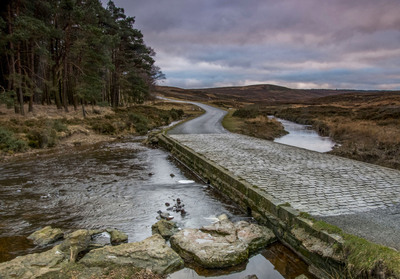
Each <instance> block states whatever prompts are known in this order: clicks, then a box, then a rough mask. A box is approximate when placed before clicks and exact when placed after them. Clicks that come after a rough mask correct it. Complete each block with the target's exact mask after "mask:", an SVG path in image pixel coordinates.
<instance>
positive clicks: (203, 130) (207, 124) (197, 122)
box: [161, 98, 228, 135]
mask: <svg viewBox="0 0 400 279" xmlns="http://www.w3.org/2000/svg"><path fill="white" fill-rule="evenodd" d="M161 99H164V100H168V101H170V102H177V103H189V104H193V105H196V106H198V107H200V108H202V109H203V110H205V111H206V112H205V113H204V114H203V115H201V116H199V117H197V118H195V119H192V120H189V121H187V122H184V123H182V124H180V125H178V126H176V127H174V128H173V129H171V130H170V131H169V132H168V134H170V135H177V134H223V133H228V131H227V130H225V128H224V127H223V126H222V124H221V122H222V119H223V118H224V116H225V115H226V114H227V112H226V111H224V110H222V109H219V108H215V107H212V106H208V105H205V104H202V103H197V102H185V101H177V100H172V99H167V98H161Z"/></svg>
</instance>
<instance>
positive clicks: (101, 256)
mask: <svg viewBox="0 0 400 279" xmlns="http://www.w3.org/2000/svg"><path fill="white" fill-rule="evenodd" d="M80 263H81V264H83V265H85V266H88V267H95V266H98V267H106V266H109V265H110V264H112V265H116V266H126V265H131V266H134V267H138V268H143V269H146V268H148V269H150V270H151V271H152V272H154V273H157V274H166V273H170V272H172V271H174V270H177V269H180V268H182V267H183V260H182V259H181V258H180V257H179V255H178V254H177V253H176V252H175V251H174V250H172V249H171V248H170V247H169V246H168V245H167V244H166V243H165V240H164V239H163V238H162V237H161V235H159V234H155V235H153V236H151V237H149V238H147V239H145V240H143V241H140V242H134V243H126V244H121V245H118V246H106V247H103V248H100V249H95V250H92V251H90V252H89V253H88V254H86V255H85V256H84V257H83V258H82V259H81V260H80Z"/></svg>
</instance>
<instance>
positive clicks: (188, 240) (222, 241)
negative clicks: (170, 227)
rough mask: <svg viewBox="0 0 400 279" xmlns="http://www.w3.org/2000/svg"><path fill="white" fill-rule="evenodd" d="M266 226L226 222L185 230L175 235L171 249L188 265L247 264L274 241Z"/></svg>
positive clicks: (225, 265) (220, 265)
mask: <svg viewBox="0 0 400 279" xmlns="http://www.w3.org/2000/svg"><path fill="white" fill-rule="evenodd" d="M275 240H276V238H275V235H274V234H273V232H272V231H271V230H269V229H268V228H266V227H263V226H259V225H256V224H250V223H247V222H245V221H241V222H238V223H236V224H233V223H232V222H231V221H229V220H227V219H224V220H221V221H219V222H217V223H215V224H213V225H211V226H206V227H203V228H202V229H200V230H199V229H190V228H188V229H184V230H182V231H180V232H178V233H176V234H174V235H173V236H172V237H171V239H170V242H171V246H172V248H173V249H174V250H176V251H177V252H178V253H179V255H180V256H181V257H182V258H183V259H184V260H185V261H187V262H195V263H197V264H199V265H201V266H203V267H206V268H224V267H229V266H235V265H237V264H240V263H242V262H244V261H246V260H247V259H248V257H249V255H250V254H251V253H253V252H255V251H257V250H259V249H260V248H263V247H265V246H266V245H267V244H269V243H272V242H273V241H275Z"/></svg>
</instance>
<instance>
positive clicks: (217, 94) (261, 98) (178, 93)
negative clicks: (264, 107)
mask: <svg viewBox="0 0 400 279" xmlns="http://www.w3.org/2000/svg"><path fill="white" fill-rule="evenodd" d="M156 90H157V92H158V93H160V94H163V95H165V96H168V97H174V98H180V99H186V100H192V101H217V100H218V101H231V102H241V103H247V102H248V103H256V102H262V103H270V102H273V103H276V102H280V103H292V102H302V101H309V100H310V99H314V98H321V97H327V96H332V95H342V94H362V95H364V94H367V95H371V94H374V95H375V94H378V93H379V94H382V93H388V94H396V95H397V94H400V91H379V90H368V91H367V90H352V89H292V88H288V87H283V86H278V85H273V84H257V85H248V86H231V87H217V88H204V89H182V88H178V87H170V86H157V89H156Z"/></svg>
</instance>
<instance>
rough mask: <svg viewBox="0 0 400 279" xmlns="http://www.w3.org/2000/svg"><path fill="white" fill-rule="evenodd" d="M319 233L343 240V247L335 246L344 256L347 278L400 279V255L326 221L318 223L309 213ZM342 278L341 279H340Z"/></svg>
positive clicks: (306, 215)
mask: <svg viewBox="0 0 400 279" xmlns="http://www.w3.org/2000/svg"><path fill="white" fill-rule="evenodd" d="M300 216H301V217H302V218H305V219H309V220H310V221H312V223H313V225H312V226H313V228H314V229H315V230H317V231H326V232H328V233H331V234H334V235H338V236H340V237H341V238H342V243H343V244H342V245H337V246H335V253H337V254H341V255H343V257H344V259H345V262H346V266H345V268H346V270H344V271H343V275H344V276H346V277H345V278H400V264H399V263H400V253H399V252H398V251H395V250H393V249H391V248H388V247H385V246H382V245H379V244H376V243H373V242H370V241H368V240H365V239H364V238H361V237H357V236H355V235H351V234H347V233H345V232H343V231H342V230H341V229H340V228H338V227H336V226H333V225H331V224H328V223H326V222H324V221H317V220H315V219H314V218H312V217H311V216H310V215H309V214H307V213H301V214H300ZM340 278H341V277H340Z"/></svg>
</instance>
